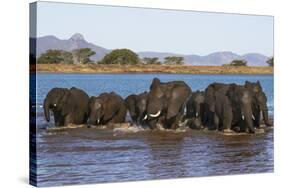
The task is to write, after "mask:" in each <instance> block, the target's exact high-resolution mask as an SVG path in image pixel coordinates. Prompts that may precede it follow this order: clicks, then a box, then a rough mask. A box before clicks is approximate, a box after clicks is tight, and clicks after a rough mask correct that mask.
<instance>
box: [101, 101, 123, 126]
mask: <svg viewBox="0 0 281 188" xmlns="http://www.w3.org/2000/svg"><path fill="white" fill-rule="evenodd" d="M119 108H120V103H119V100H116V98H115V97H113V96H107V97H105V98H104V99H103V110H102V114H103V119H104V120H105V121H107V120H110V119H111V118H112V117H113V116H114V115H115V114H116V113H117V112H118V111H119Z"/></svg>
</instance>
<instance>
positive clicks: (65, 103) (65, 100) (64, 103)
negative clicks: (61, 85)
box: [59, 89, 73, 115]
mask: <svg viewBox="0 0 281 188" xmlns="http://www.w3.org/2000/svg"><path fill="white" fill-rule="evenodd" d="M62 92H63V94H62V97H61V99H60V102H59V106H60V108H61V114H62V115H66V114H68V112H70V111H72V109H73V106H72V105H71V102H73V101H71V100H70V97H71V92H70V90H68V89H63V91H62Z"/></svg>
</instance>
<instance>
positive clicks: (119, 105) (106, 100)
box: [88, 92, 127, 125]
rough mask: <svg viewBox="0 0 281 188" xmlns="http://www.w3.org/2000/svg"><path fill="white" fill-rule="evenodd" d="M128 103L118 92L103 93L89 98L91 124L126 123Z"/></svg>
mask: <svg viewBox="0 0 281 188" xmlns="http://www.w3.org/2000/svg"><path fill="white" fill-rule="evenodd" d="M126 113H127V109H126V105H125V101H124V100H123V98H122V97H121V96H120V95H118V94H116V93H115V92H111V93H102V94H100V95H99V96H97V97H94V96H92V97H91V98H90V100H89V121H88V123H89V125H108V124H114V123H124V122H125V119H126Z"/></svg>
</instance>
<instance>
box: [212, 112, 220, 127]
mask: <svg viewBox="0 0 281 188" xmlns="http://www.w3.org/2000/svg"><path fill="white" fill-rule="evenodd" d="M213 122H214V125H212V127H214V128H215V130H219V127H220V120H219V117H218V116H217V114H214V117H213Z"/></svg>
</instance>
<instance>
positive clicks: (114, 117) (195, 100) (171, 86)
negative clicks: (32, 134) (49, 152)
mask: <svg viewBox="0 0 281 188" xmlns="http://www.w3.org/2000/svg"><path fill="white" fill-rule="evenodd" d="M43 108H44V114H45V118H46V120H47V121H48V122H49V121H50V111H52V112H53V116H54V121H55V126H67V125H69V124H74V125H80V124H87V125H88V126H99V125H110V124H117V123H125V121H126V115H127V111H128V112H129V114H130V117H131V122H132V124H134V125H137V126H141V127H149V128H150V129H158V128H159V126H162V128H165V129H177V128H179V127H181V126H188V127H190V128H191V129H209V130H218V131H222V132H226V133H227V132H246V133H255V130H256V129H258V128H260V125H261V120H262V119H263V121H264V124H265V125H266V126H272V124H271V123H270V122H269V118H268V108H267V98H266V95H265V93H264V92H263V89H262V87H261V84H260V82H259V81H257V82H249V81H246V82H245V84H244V85H238V84H234V83H232V84H224V83H212V84H210V85H209V86H208V87H207V88H206V89H205V91H195V92H192V90H191V88H190V87H189V86H188V85H187V84H186V83H185V82H184V81H170V82H161V81H160V80H159V79H158V78H154V79H153V80H152V83H151V85H150V90H149V91H145V92H143V93H140V94H131V95H129V96H128V97H126V98H125V99H123V98H122V97H121V96H120V95H118V94H117V93H115V92H110V93H101V94H100V95H99V96H91V97H89V96H88V94H87V93H85V92H84V91H83V90H81V89H78V88H75V87H72V88H71V89H67V88H53V89H51V90H50V91H49V92H48V94H47V96H46V98H45V100H44V105H43ZM261 114H262V117H263V118H261ZM183 122H184V123H183Z"/></svg>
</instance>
